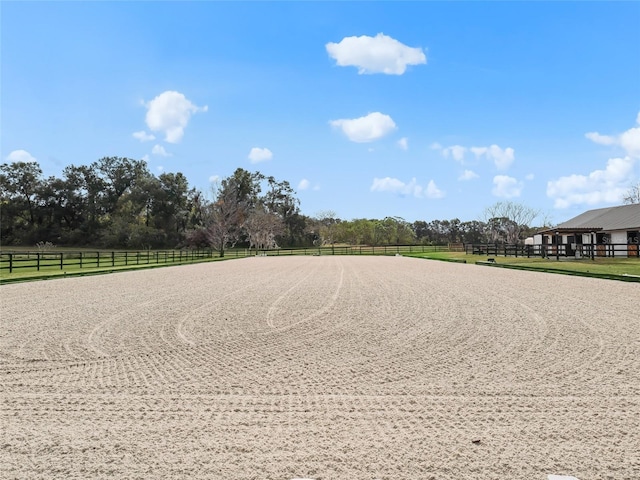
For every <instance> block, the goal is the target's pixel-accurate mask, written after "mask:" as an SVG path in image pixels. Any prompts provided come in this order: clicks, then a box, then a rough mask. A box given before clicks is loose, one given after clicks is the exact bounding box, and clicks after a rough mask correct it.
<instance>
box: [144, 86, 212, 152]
mask: <svg viewBox="0 0 640 480" xmlns="http://www.w3.org/2000/svg"><path fill="white" fill-rule="evenodd" d="M146 107H147V115H146V118H145V120H146V123H147V126H148V127H149V130H151V131H152V132H161V133H163V134H164V140H165V141H166V142H168V143H179V142H180V141H181V140H182V137H183V136H184V129H185V128H186V127H187V125H188V124H189V120H190V118H191V115H193V114H194V113H198V112H206V111H207V110H208V107H207V106H206V105H205V106H204V107H198V106H197V105H194V104H193V103H191V101H190V100H188V99H187V97H185V96H184V95H183V94H182V93H180V92H176V91H172V90H168V91H166V92H162V93H161V94H160V95H158V96H157V97H156V98H154V99H153V100H151V101H150V102H148V103H147V104H146ZM136 133H138V134H140V133H145V132H136ZM136 133H134V136H136ZM140 136H141V137H143V138H148V137H144V136H142V135H140ZM136 138H138V137H136Z"/></svg>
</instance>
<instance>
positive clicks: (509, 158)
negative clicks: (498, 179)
mask: <svg viewBox="0 0 640 480" xmlns="http://www.w3.org/2000/svg"><path fill="white" fill-rule="evenodd" d="M470 150H471V151H472V152H473V153H474V154H475V156H476V157H477V158H480V157H485V158H486V159H488V160H490V161H492V162H493V163H494V164H495V166H496V168H497V169H498V170H506V169H507V168H509V167H510V166H511V164H512V163H513V161H514V160H515V150H514V149H513V148H511V147H507V148H505V149H502V148H500V147H499V146H498V145H491V146H490V147H471V148H470Z"/></svg>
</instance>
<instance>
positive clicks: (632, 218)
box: [533, 204, 640, 258]
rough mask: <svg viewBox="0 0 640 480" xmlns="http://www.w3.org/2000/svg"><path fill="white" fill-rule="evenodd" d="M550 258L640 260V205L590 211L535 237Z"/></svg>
mask: <svg viewBox="0 0 640 480" xmlns="http://www.w3.org/2000/svg"><path fill="white" fill-rule="evenodd" d="M533 244H534V248H535V249H536V251H539V252H540V253H541V254H542V255H547V256H556V255H562V256H575V257H576V258H580V257H591V258H594V257H640V251H639V250H640V204H632V205H621V206H618V207H606V208H597V209H595V210H588V211H586V212H584V213H582V214H580V215H578V216H577V217H574V218H572V219H570V220H567V221H566V222H564V223H561V224H560V225H558V226H557V227H555V228H551V229H546V230H541V231H539V232H538V233H537V234H536V235H534V237H533Z"/></svg>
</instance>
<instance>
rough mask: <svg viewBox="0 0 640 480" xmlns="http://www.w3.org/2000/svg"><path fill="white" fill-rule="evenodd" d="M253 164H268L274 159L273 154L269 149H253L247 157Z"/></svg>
mask: <svg viewBox="0 0 640 480" xmlns="http://www.w3.org/2000/svg"><path fill="white" fill-rule="evenodd" d="M247 158H248V159H249V160H250V161H251V163H260V162H266V161H267V160H271V159H272V158H273V153H271V150H269V149H268V148H258V147H253V148H252V149H251V151H250V152H249V156H248V157H247Z"/></svg>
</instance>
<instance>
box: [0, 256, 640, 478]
mask: <svg viewBox="0 0 640 480" xmlns="http://www.w3.org/2000/svg"><path fill="white" fill-rule="evenodd" d="M0 301H1V314H2V329H1V331H0V389H1V390H0V400H1V410H0V418H1V420H0V425H1V427H2V428H1V429H0V432H1V433H0V472H2V475H1V476H2V477H3V478H19V479H37V478H42V479H50V478H65V479H87V478H91V479H99V478H149V479H158V478H172V479H174V478H185V479H186V478H212V479H291V478H294V477H308V478H313V479H404V478H406V479H438V480H439V479H457V480H461V479H541V480H546V479H547V475H548V474H565V475H574V476H576V477H578V478H579V479H580V480H596V479H616V480H622V479H628V480H632V479H634V480H637V479H639V478H640V306H639V305H640V286H639V285H638V284H628V283H623V282H615V281H606V280H598V279H590V278H580V277H568V276H561V275H552V274H542V273H533V272H521V271H510V270H503V269H495V268H488V267H480V266H475V265H459V264H449V263H444V262H434V261H426V260H418V259H410V258H404V257H311V256H309V257H281V258H273V257H266V258H262V257H258V258H247V259H242V260H233V261H227V262H218V263H211V264H199V265H191V266H182V267H167V268H162V269H156V270H150V271H138V272H126V273H119V274H113V275H104V276H93V277H84V278H69V279H60V280H51V281H41V282H33V283H25V284H14V285H6V286H2V287H0Z"/></svg>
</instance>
